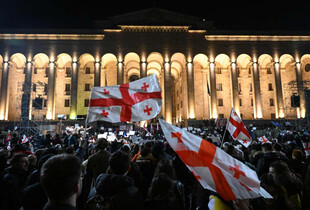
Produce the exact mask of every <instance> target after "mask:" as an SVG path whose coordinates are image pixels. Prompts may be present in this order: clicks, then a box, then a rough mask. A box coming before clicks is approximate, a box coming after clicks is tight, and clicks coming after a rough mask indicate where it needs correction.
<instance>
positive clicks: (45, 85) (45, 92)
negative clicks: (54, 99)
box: [43, 83, 47, 95]
mask: <svg viewBox="0 0 310 210" xmlns="http://www.w3.org/2000/svg"><path fill="white" fill-rule="evenodd" d="M43 94H44V95H47V84H46V83H44V93H43Z"/></svg>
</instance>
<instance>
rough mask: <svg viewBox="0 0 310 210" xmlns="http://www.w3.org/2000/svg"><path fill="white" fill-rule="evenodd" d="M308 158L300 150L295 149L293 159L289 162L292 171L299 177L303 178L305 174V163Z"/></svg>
mask: <svg viewBox="0 0 310 210" xmlns="http://www.w3.org/2000/svg"><path fill="white" fill-rule="evenodd" d="M305 160H306V157H305V155H304V153H303V152H302V150H301V149H300V148H295V149H293V152H292V159H290V160H289V162H288V164H289V168H290V170H292V171H293V172H294V173H295V174H296V175H297V176H299V177H300V178H303V177H302V176H303V173H304V169H305V162H304V161H305Z"/></svg>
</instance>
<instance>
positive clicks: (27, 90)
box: [24, 61, 32, 94]
mask: <svg viewBox="0 0 310 210" xmlns="http://www.w3.org/2000/svg"><path fill="white" fill-rule="evenodd" d="M31 81H32V62H31V61H27V62H26V67H25V81H24V83H25V85H24V94H30V93H31Z"/></svg>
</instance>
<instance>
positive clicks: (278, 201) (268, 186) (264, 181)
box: [253, 174, 291, 210]
mask: <svg viewBox="0 0 310 210" xmlns="http://www.w3.org/2000/svg"><path fill="white" fill-rule="evenodd" d="M260 181H261V183H260V184H261V187H263V188H264V189H265V190H266V191H267V192H268V193H269V194H270V195H271V196H272V197H273V198H272V199H265V198H258V199H255V200H254V201H253V203H254V204H253V207H255V209H266V210H269V209H270V210H271V209H272V210H281V209H291V208H290V206H289V202H288V200H287V199H286V197H285V192H284V190H283V189H282V188H281V186H280V185H279V184H277V183H276V181H275V179H274V177H273V175H272V174H263V175H262V176H261V177H260Z"/></svg>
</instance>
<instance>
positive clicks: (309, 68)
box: [305, 63, 310, 72]
mask: <svg viewBox="0 0 310 210" xmlns="http://www.w3.org/2000/svg"><path fill="white" fill-rule="evenodd" d="M305 71H306V72H309V71H310V64H309V63H307V64H306V65H305Z"/></svg>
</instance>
